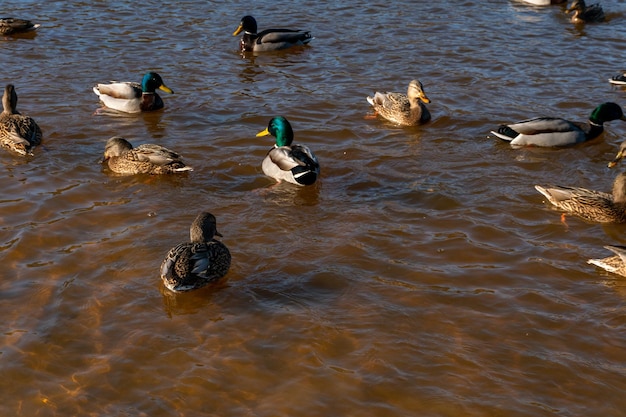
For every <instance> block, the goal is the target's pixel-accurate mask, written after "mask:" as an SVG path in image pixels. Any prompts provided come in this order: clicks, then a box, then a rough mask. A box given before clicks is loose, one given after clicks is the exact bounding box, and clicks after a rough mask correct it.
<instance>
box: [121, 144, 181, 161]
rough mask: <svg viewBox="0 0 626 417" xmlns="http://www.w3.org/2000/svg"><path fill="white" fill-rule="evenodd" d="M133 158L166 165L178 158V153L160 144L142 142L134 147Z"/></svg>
mask: <svg viewBox="0 0 626 417" xmlns="http://www.w3.org/2000/svg"><path fill="white" fill-rule="evenodd" d="M132 151H133V153H134V155H135V159H136V160H138V161H141V162H150V163H152V164H156V165H161V166H163V165H167V164H170V163H172V162H173V161H176V160H178V159H180V155H178V154H177V153H176V152H172V151H170V150H169V149H167V148H164V147H162V146H160V145H153V144H144V145H139V146H138V147H136V148H134V149H133V150H132Z"/></svg>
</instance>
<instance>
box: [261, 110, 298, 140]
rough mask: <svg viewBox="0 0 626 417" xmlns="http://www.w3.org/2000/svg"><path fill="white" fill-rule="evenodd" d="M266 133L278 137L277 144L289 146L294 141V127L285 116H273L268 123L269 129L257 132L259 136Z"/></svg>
mask: <svg viewBox="0 0 626 417" xmlns="http://www.w3.org/2000/svg"><path fill="white" fill-rule="evenodd" d="M266 135H272V136H274V137H275V138H276V146H289V145H291V142H293V129H292V128H291V124H290V123H289V122H288V121H287V119H285V118H284V117H283V116H276V117H273V118H272V119H271V120H270V121H269V123H268V124H267V129H265V130H263V131H261V132H259V133H257V136H266Z"/></svg>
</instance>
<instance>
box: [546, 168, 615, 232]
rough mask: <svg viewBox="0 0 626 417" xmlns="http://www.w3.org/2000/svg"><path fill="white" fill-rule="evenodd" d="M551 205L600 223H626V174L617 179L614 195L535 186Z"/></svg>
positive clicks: (576, 189)
mask: <svg viewBox="0 0 626 417" xmlns="http://www.w3.org/2000/svg"><path fill="white" fill-rule="evenodd" d="M535 189H536V190H537V191H539V192H540V193H541V194H543V195H544V196H545V197H546V198H547V199H548V201H549V202H550V203H552V204H554V205H555V206H556V207H558V208H560V209H561V210H564V211H565V212H566V213H568V214H576V215H578V216H580V217H582V218H583V219H586V220H589V221H593V222H598V223H624V222H626V173H621V174H619V175H618V176H617V178H615V182H614V183H613V192H612V194H608V193H604V192H601V191H594V190H588V189H586V188H578V187H562V186H558V185H557V186H550V187H542V186H540V185H535Z"/></svg>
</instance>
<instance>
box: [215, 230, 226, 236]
mask: <svg viewBox="0 0 626 417" xmlns="http://www.w3.org/2000/svg"><path fill="white" fill-rule="evenodd" d="M215 236H219V237H224V235H223V234H221V233H220V232H218V231H217V230H216V231H215Z"/></svg>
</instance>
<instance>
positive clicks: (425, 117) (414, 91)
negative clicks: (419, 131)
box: [367, 80, 430, 126]
mask: <svg viewBox="0 0 626 417" xmlns="http://www.w3.org/2000/svg"><path fill="white" fill-rule="evenodd" d="M367 101H368V103H370V104H371V105H372V107H373V108H374V110H375V111H376V113H378V114H380V115H381V116H382V117H384V118H385V119H387V120H389V121H390V122H393V123H396V124H399V125H402V126H414V125H418V124H423V123H426V122H428V121H429V120H430V112H429V111H428V109H427V108H426V106H425V105H424V103H430V99H429V98H428V97H427V96H426V93H424V87H423V86H422V83H421V82H419V81H418V80H412V81H411V82H410V83H409V88H408V90H407V93H406V94H402V93H380V92H376V93H374V97H369V96H368V97H367Z"/></svg>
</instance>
